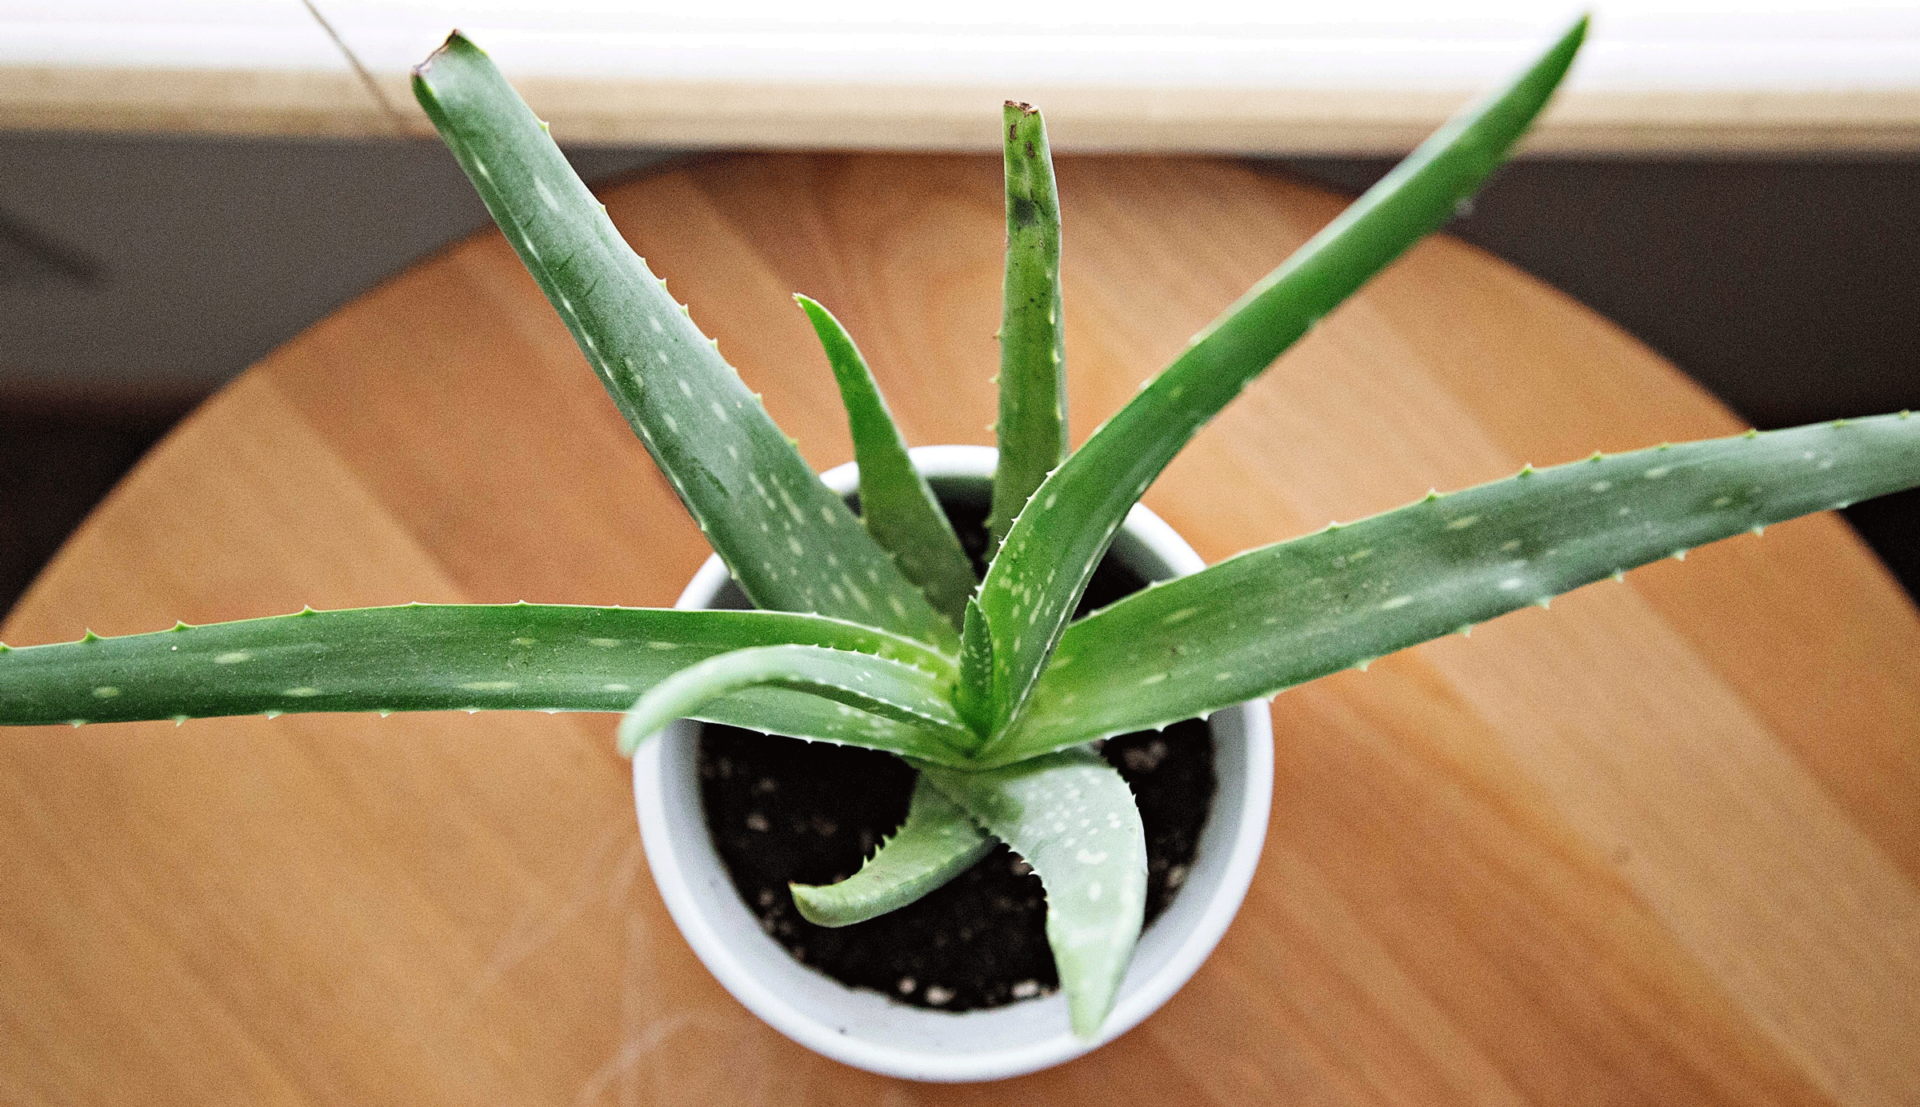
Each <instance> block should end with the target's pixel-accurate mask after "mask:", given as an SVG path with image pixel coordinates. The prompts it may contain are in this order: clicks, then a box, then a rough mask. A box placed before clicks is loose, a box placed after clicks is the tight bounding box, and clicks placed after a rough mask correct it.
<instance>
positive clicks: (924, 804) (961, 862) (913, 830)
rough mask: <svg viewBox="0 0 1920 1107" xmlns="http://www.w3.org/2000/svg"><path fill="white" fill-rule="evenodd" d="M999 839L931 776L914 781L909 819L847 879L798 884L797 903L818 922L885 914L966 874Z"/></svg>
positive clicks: (844, 923)
mask: <svg viewBox="0 0 1920 1107" xmlns="http://www.w3.org/2000/svg"><path fill="white" fill-rule="evenodd" d="M993 842H994V839H993V838H992V837H991V836H989V835H988V834H986V833H985V832H983V831H982V830H981V829H980V828H979V827H978V826H975V825H974V822H973V820H972V819H970V818H968V817H967V813H966V812H965V811H963V810H961V808H960V807H959V806H958V805H957V804H955V803H954V802H953V801H952V800H950V799H948V798H947V797H946V795H945V793H943V792H941V791H940V790H939V789H938V788H935V787H934V786H933V785H932V784H931V783H929V782H928V781H927V779H926V778H925V776H922V777H921V778H920V780H919V781H918V782H917V783H916V784H915V785H914V788H913V801H912V803H911V804H910V805H909V806H908V808H907V821H906V822H904V823H901V824H900V829H899V830H897V831H895V832H894V834H893V836H892V837H891V838H888V839H886V840H885V841H883V842H881V843H880V849H879V850H878V851H877V852H875V853H874V855H873V856H872V857H871V858H869V859H868V860H867V863H866V864H864V865H862V866H861V867H860V871H859V872H856V873H854V874H853V875H852V876H850V877H848V878H847V879H845V880H841V881H836V882H835V883H832V884H792V885H789V886H788V887H790V888H791V889H792V890H793V904H794V906H795V907H797V908H799V909H800V915H801V917H803V918H805V919H806V920H807V921H808V922H810V923H813V924H815V925H816V926H851V925H853V924H854V923H857V922H865V921H867V920H868V919H871V918H876V917H878V916H880V915H884V914H886V913H887V912H889V911H895V910H898V909H900V908H902V907H905V906H906V905H907V904H909V903H912V902H914V901H915V900H917V899H919V898H920V897H921V896H924V895H926V894H927V893H928V892H931V891H933V890H934V889H936V888H938V887H940V886H941V885H943V884H945V883H946V882H947V881H949V880H952V879H953V878H954V877H956V876H959V875H960V874H961V873H963V872H966V871H967V869H968V867H970V866H971V865H972V864H973V863H974V862H975V861H978V860H980V859H981V858H982V857H985V856H986V855H987V851H988V850H991V849H992V848H993Z"/></svg>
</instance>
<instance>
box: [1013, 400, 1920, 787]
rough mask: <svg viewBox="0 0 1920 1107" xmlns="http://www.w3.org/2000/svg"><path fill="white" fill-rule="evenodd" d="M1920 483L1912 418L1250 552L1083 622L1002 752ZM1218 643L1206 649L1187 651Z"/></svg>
mask: <svg viewBox="0 0 1920 1107" xmlns="http://www.w3.org/2000/svg"><path fill="white" fill-rule="evenodd" d="M1917 484H1920V419H1915V418H1911V417H1909V416H1908V415H1906V414H1904V413H1903V414H1900V415H1885V416H1878V417H1875V418H1872V419H1861V420H1855V421H1848V422H1844V423H1839V424H1821V425H1818V426H1811V427H1799V428H1795V429H1793V430H1784V431H1773V432H1769V433H1765V434H1749V435H1745V436H1741V437H1738V438H1725V439H1717V440H1713V441H1707V442H1693V443H1688V444H1685V445H1680V446H1671V447H1664V446H1663V447H1660V448H1657V449H1651V450H1639V451H1636V452H1633V453H1626V454H1618V455H1615V456H1613V457H1604V458H1603V457H1601V456H1599V455H1597V454H1596V455H1595V456H1594V457H1593V458H1591V459H1589V460H1586V461H1576V462H1573V463H1571V464H1567V465H1560V466H1556V467H1554V468H1550V469H1541V470H1538V471H1531V470H1529V471H1525V472H1523V473H1522V475H1520V476H1517V477H1509V478H1507V479H1506V480H1501V481H1495V482H1493V483H1491V484H1485V485H1481V486H1479V487H1477V488H1472V489H1468V490H1466V491H1464V492H1457V493H1454V494H1452V495H1448V496H1430V497H1428V498H1427V499H1426V500H1423V501H1421V502H1418V503H1414V504H1411V505H1408V506H1406V507H1403V508H1399V509H1397V510H1394V511H1389V512H1387V513H1385V514H1382V515H1376V516H1374V517H1373V518H1370V519H1363V520H1361V521H1360V522H1357V523H1350V524H1347V525H1345V526H1340V527H1337V528H1330V529H1328V530H1324V531H1321V532H1319V533H1317V534H1312V535H1308V536H1306V537H1303V538H1296V539H1293V540H1292V541H1289V542H1281V543H1278V544H1276V545H1272V546H1265V547H1262V548H1260V549H1257V550H1250V551H1248V552H1246V553H1243V554H1240V555H1239V556H1237V557H1233V558H1230V559H1228V560H1226V561H1223V562H1221V563H1220V564H1218V565H1215V566H1212V567H1211V568H1208V569H1205V570H1203V571H1201V572H1198V573H1195V574H1193V575H1192V576H1188V577H1182V578H1180V579H1179V580H1176V581H1171V582H1169V583H1167V584H1164V585H1162V586H1160V587H1158V588H1153V589H1150V590H1148V591H1145V592H1140V593H1136V594H1135V595H1133V596H1131V597H1128V598H1127V599H1125V600H1122V601H1120V602H1119V603H1116V604H1114V605H1113V606H1112V607H1109V608H1106V609H1105V610H1102V611H1099V612H1096V613H1094V614H1093V615H1090V616H1088V617H1087V618H1085V619H1083V620H1081V621H1080V622H1078V623H1076V624H1074V626H1073V627H1071V628H1070V629H1069V630H1068V631H1067V633H1066V635H1065V636H1064V638H1063V639H1062V640H1061V643H1060V649H1059V651H1058V652H1057V653H1056V654H1055V657H1054V663H1053V666H1052V667H1051V668H1049V669H1048V670H1047V673H1046V675H1045V676H1043V677H1042V678H1041V680H1040V684H1039V687H1038V688H1036V689H1035V691H1034V697H1033V707H1032V710H1031V711H1029V712H1028V714H1027V716H1026V718H1025V720H1024V722H1023V723H1022V725H1021V726H1020V728H1019V729H1018V730H1017V731H1016V732H1014V734H1012V735H1011V736H1010V739H1009V741H1008V742H1007V743H1005V745H1004V746H1003V747H1002V748H1000V749H999V750H997V751H995V752H994V754H992V755H990V756H991V757H994V758H1020V757H1027V756H1032V755H1034V754H1036V753H1041V752H1044V751H1046V750H1049V749H1054V748H1059V747H1063V746H1070V745H1077V744H1079V743H1081V742H1086V741H1089V740H1090V739H1093V738H1098V737H1101V736H1104V735H1108V734H1119V733H1124V732H1126V731H1132V730H1140V729H1143V728H1146V727H1151V726H1158V725H1161V724H1164V723H1168V722H1171V721H1174V720H1176V719H1184V718H1191V717H1192V716H1195V715H1200V714H1204V713H1206V712H1208V711H1214V710H1218V709H1220V708H1223V707H1225V706H1227V705H1229V704H1233V703H1238V702H1241V701H1243V700H1249V699H1254V698H1256V697H1260V696H1267V695H1271V694H1273V693H1274V692H1277V691H1279V690H1281V689H1283V688H1287V687H1291V686H1292V685H1295V684H1299V683H1302V682H1303V681H1308V680H1312V679H1314V678H1315V677H1319V676H1324V675H1326V674H1328V673H1332V672H1336V671H1338V670H1340V669H1345V668H1349V667H1351V666H1354V665H1363V664H1365V663H1366V662H1368V661H1371V660H1372V659H1374V658H1376V657H1381V656H1384V655H1386V654H1389V653H1392V652H1394V651H1395V650H1399V649H1404V648H1405V647H1407V646H1411V645H1414V644H1416V643H1419V642H1424V641H1426V640H1428V639H1431V638H1437V637H1440V636H1442V635H1446V634H1452V633H1455V632H1457V631H1460V630H1463V629H1467V628H1470V627H1471V626H1472V625H1473V624H1475V623H1480V622H1484V621H1485V620H1487V619H1490V618H1492V617H1494V616H1496V615H1500V614H1503V613H1505V612H1508V611H1513V610H1515V609H1517V608H1520V607H1525V606H1528V605H1531V604H1544V603H1545V602H1546V601H1547V600H1548V599H1549V598H1551V597H1553V596H1556V595H1559V594H1560V593H1562V592H1566V591H1569V590H1571V589H1574V588H1578V587H1580V586H1581V585H1583V584H1588V583H1591V582H1593V581H1597V580H1601V579H1603V578H1606V577H1609V576H1614V575H1616V574H1618V573H1620V572H1623V571H1624V570H1627V569H1631V568H1633V567H1634V566H1636V565H1643V564H1646V563H1647V562H1649V561H1657V560H1659V559H1660V558H1663V557H1669V556H1675V555H1680V554H1684V553H1685V552H1686V551H1687V550H1689V549H1691V548H1693V547H1695V546H1699V545H1702V544H1704V543H1707V542H1712V541H1715V540H1716V539H1720V538H1725V537H1728V536H1730V535H1735V534H1739V533H1742V532H1744V531H1749V530H1758V529H1759V528H1761V527H1764V526H1767V525H1770V524H1773V523H1776V522H1780V521H1782V520H1785V519H1791V518H1793V517H1795V516H1797V515H1804V514H1806V513H1807V512H1810V511H1821V510H1826V509H1828V508H1836V507H1844V506H1846V505H1847V504H1849V503H1852V502H1854V501H1857V500H1863V499H1867V498H1869V497H1872V496H1878V495H1882V494H1884V493H1887V492H1892V491H1896V490H1899V489H1902V488H1908V487H1912V486H1914V485H1917ZM1193 643H1204V644H1205V648H1204V649H1193V648H1187V647H1189V646H1190V645H1191V644H1193Z"/></svg>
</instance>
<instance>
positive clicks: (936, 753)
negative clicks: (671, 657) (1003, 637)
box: [619, 646, 974, 762]
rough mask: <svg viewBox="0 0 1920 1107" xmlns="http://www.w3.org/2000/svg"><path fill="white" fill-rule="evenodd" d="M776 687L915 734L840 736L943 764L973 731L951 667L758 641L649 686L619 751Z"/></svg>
mask: <svg viewBox="0 0 1920 1107" xmlns="http://www.w3.org/2000/svg"><path fill="white" fill-rule="evenodd" d="M768 688H777V689H783V690H785V691H789V692H801V693H805V694H808V695H812V696H818V697H820V698H821V699H823V700H827V701H830V702H831V703H833V704H834V705H836V706H837V707H840V708H844V709H845V710H846V713H847V714H848V716H849V717H853V716H854V715H855V713H864V714H866V715H870V716H873V717H875V718H879V719H886V720H890V721H892V722H895V723H899V724H902V725H904V726H906V727H908V728H909V729H910V730H911V731H912V732H913V733H914V734H915V735H916V736H917V737H916V740H915V741H914V742H913V743H912V745H911V746H910V748H906V749H900V748H898V747H896V746H895V745H893V744H891V741H890V740H891V734H889V736H888V737H889V743H888V744H885V745H880V744H875V743H870V742H862V741H859V740H857V739H856V738H854V737H846V738H843V739H842V740H843V741H846V742H847V743H848V744H850V745H866V746H869V747H870V748H874V749H885V750H888V751H889V752H893V753H903V754H907V755H909V756H918V757H929V758H932V759H934V760H938V761H948V762H951V760H952V759H953V758H954V757H956V756H962V755H964V754H966V753H967V752H970V751H971V750H972V748H973V746H974V741H973V732H972V731H971V730H969V729H967V727H966V725H965V724H963V723H962V722H961V721H960V717H959V716H958V715H956V714H955V713H954V710H953V677H952V674H951V671H949V672H947V673H946V674H944V675H943V674H938V673H936V672H933V671H929V670H927V669H921V668H916V667H915V666H912V665H908V664H904V663H902V662H899V661H888V660H887V659H885V658H882V657H875V656H873V655H872V654H867V653H855V652H853V651H851V650H835V649H827V648H823V647H820V646H757V647H754V648H752V649H744V650H735V651H733V652H731V653H723V654H720V655H718V656H716V657H710V658H707V659H706V660H705V661H702V662H700V663H698V664H696V665H689V666H687V667H686V668H684V669H681V670H680V671H679V672H676V673H674V674H672V675H671V676H668V677H666V678H665V679H663V680H661V681H660V682H659V683H657V684H655V685H654V686H653V687H652V688H650V689H648V690H647V691H646V693H645V694H644V695H642V696H641V697H640V698H639V700H638V701H636V702H635V703H634V705H633V706H632V707H631V708H629V709H628V711H627V713H626V716H625V717H624V718H622V719H621V720H620V732H619V742H620V752H621V753H623V754H626V755H628V756H631V755H632V754H633V751H634V750H635V749H636V748H638V747H639V745H640V743H641V742H644V741H646V740H647V739H648V738H651V737H652V736H654V735H655V734H658V733H659V732H660V731H661V730H663V729H665V728H666V727H667V726H668V725H669V724H671V723H672V722H673V721H674V720H675V719H679V718H694V717H698V716H699V714H700V712H701V709H702V708H704V707H706V706H707V705H708V704H710V703H713V702H715V701H718V700H724V699H726V698H727V697H728V696H731V695H733V694H735V693H739V692H747V691H753V690H758V689H768Z"/></svg>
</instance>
